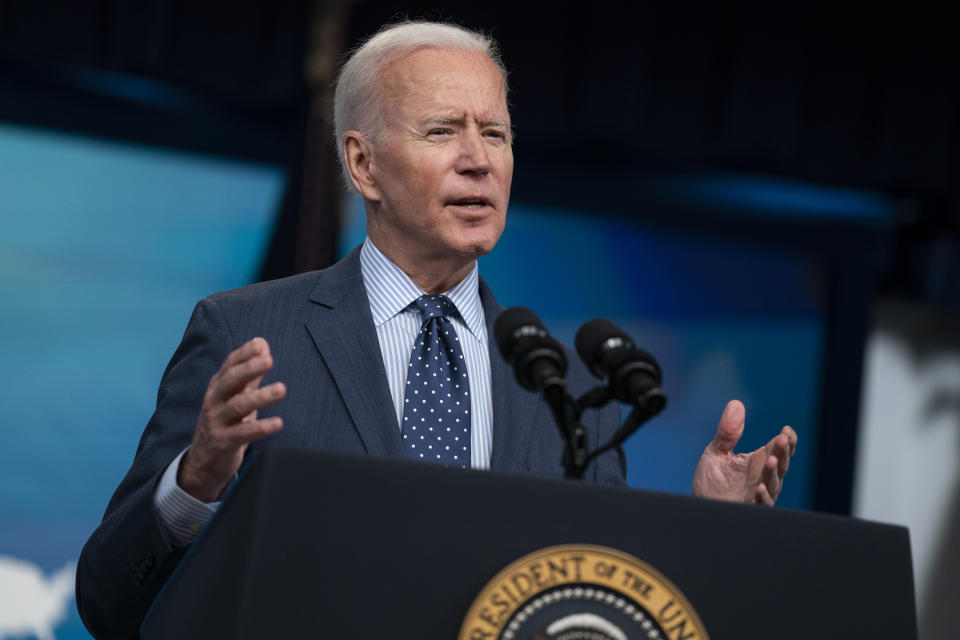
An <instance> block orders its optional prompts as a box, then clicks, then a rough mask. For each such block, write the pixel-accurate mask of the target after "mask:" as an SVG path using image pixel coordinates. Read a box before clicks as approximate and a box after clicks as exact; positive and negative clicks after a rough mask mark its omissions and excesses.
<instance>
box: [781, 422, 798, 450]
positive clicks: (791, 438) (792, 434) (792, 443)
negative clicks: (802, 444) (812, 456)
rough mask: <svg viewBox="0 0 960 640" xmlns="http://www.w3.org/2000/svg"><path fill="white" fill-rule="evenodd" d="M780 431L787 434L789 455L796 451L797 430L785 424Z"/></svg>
mask: <svg viewBox="0 0 960 640" xmlns="http://www.w3.org/2000/svg"><path fill="white" fill-rule="evenodd" d="M780 433H782V434H783V435H785V436H787V443H788V449H789V450H790V455H791V456H792V455H793V454H794V453H796V451H797V439H798V437H797V432H796V431H794V430H793V427H791V426H789V425H787V426H786V427H784V428H783V429H782V430H781V431H780Z"/></svg>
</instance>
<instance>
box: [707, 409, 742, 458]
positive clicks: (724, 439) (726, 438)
mask: <svg viewBox="0 0 960 640" xmlns="http://www.w3.org/2000/svg"><path fill="white" fill-rule="evenodd" d="M746 417H747V411H746V409H744V407H743V403H742V402H740V401H739V400H731V401H730V402H728V403H727V406H726V408H725V409H724V410H723V415H722V416H720V424H718V425H717V435H715V436H714V437H713V442H711V443H710V447H711V448H712V449H713V450H714V451H716V452H717V453H730V452H731V451H733V448H734V447H735V446H737V442H738V441H739V440H740V436H742V435H743V425H744V423H745V421H746Z"/></svg>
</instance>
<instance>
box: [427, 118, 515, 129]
mask: <svg viewBox="0 0 960 640" xmlns="http://www.w3.org/2000/svg"><path fill="white" fill-rule="evenodd" d="M465 122H466V118H464V117H463V116H430V117H428V118H424V119H423V124H424V126H429V125H438V124H455V125H460V126H462V125H463V124H464V123H465ZM480 126H481V127H503V128H504V129H509V128H510V121H509V120H506V119H504V118H491V119H490V120H483V121H482V122H480Z"/></svg>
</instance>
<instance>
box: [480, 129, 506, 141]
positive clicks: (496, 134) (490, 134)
mask: <svg viewBox="0 0 960 640" xmlns="http://www.w3.org/2000/svg"><path fill="white" fill-rule="evenodd" d="M483 135H484V137H487V138H493V139H495V140H506V139H507V134H506V133H504V132H503V131H499V130H497V129H488V130H487V131H484V132H483Z"/></svg>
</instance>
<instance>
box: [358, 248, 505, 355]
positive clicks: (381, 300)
mask: <svg viewBox="0 0 960 640" xmlns="http://www.w3.org/2000/svg"><path fill="white" fill-rule="evenodd" d="M360 273H361V275H362V276H363V284H364V285H365V286H366V289H367V298H368V299H369V301H370V312H371V313H372V315H373V324H374V325H375V326H377V327H379V326H381V325H383V323H385V322H387V321H388V320H390V319H391V318H393V317H394V316H396V315H397V314H399V313H402V312H403V311H404V310H405V309H407V308H408V307H409V306H410V305H411V304H413V302H414V300H416V299H417V298H419V297H420V296H422V295H424V291H423V290H422V289H421V288H420V287H418V286H417V285H416V283H415V282H414V281H413V280H411V279H410V276H408V275H407V274H406V273H404V272H403V271H402V270H401V269H400V267H398V266H397V265H395V264H394V263H393V261H392V260H390V258H388V257H387V256H385V255H384V254H383V253H382V252H381V251H380V250H379V249H377V247H376V246H375V245H374V244H373V242H372V241H371V240H370V238H369V237H368V238H366V239H365V240H364V242H363V246H362V247H361V248H360ZM443 295H445V296H447V297H448V298H450V301H451V302H452V303H453V304H454V306H455V307H456V308H457V312H458V313H459V314H460V318H461V319H462V320H463V323H464V324H465V325H466V326H467V329H469V330H470V333H472V334H473V335H474V337H475V338H476V339H477V340H482V339H483V336H485V335H486V331H485V327H484V324H483V322H484V318H483V305H482V304H481V302H480V287H479V273H478V270H477V262H476V260H474V262H473V268H472V269H471V270H470V273H468V274H467V277H466V278H464V279H463V280H461V281H460V282H459V283H458V284H457V285H455V286H454V287H453V288H452V289H450V290H449V291H446V292H444V294H443Z"/></svg>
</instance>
